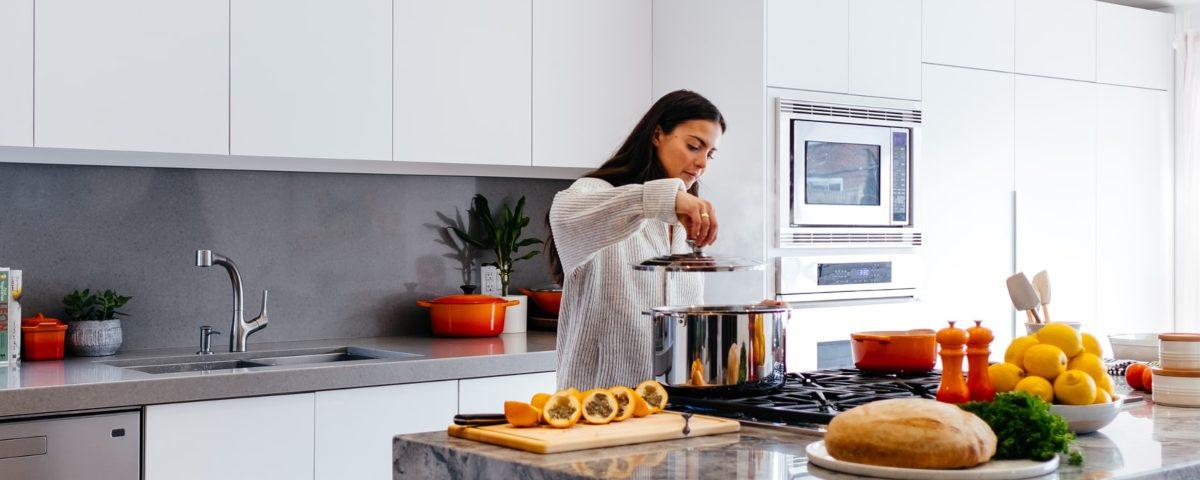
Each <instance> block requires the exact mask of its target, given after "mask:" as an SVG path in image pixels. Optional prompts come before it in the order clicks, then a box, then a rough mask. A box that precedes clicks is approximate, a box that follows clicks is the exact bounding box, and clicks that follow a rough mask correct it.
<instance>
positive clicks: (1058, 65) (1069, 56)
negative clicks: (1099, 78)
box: [1015, 0, 1096, 81]
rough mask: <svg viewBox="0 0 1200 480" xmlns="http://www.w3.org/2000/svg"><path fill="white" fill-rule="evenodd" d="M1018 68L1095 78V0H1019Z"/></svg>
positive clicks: (1047, 75) (1017, 17)
mask: <svg viewBox="0 0 1200 480" xmlns="http://www.w3.org/2000/svg"><path fill="white" fill-rule="evenodd" d="M1015 31H1016V38H1015V40H1016V72H1017V73H1026V74H1030V75H1040V76H1046V77H1055V78H1071V79H1076V80H1089V81H1094V80H1096V2H1095V1H1094V0H1016V29H1015Z"/></svg>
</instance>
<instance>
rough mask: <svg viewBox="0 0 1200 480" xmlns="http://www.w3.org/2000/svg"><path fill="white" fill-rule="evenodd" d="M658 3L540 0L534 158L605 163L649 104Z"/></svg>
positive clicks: (536, 0) (558, 163)
mask: <svg viewBox="0 0 1200 480" xmlns="http://www.w3.org/2000/svg"><path fill="white" fill-rule="evenodd" d="M651 6H652V2H648V1H646V0H605V1H595V0H533V164H534V165H536V166H552V167H583V168H595V167H598V166H600V164H601V163H604V161H605V160H608V157H609V156H611V155H612V153H613V152H615V151H616V150H617V147H619V146H620V144H621V142H623V141H624V140H625V137H626V136H628V135H629V132H630V131H631V130H633V126H634V125H635V124H636V123H637V121H638V120H639V119H641V117H642V115H643V114H644V113H645V112H646V110H647V109H649V108H650V105H651V103H652V102H653V100H654V99H652V98H651V96H650V88H651V80H650V71H651V70H650V58H651V54H652V50H653V49H652V48H651V47H652V45H651V32H650V29H651V26H652V25H651V18H650V17H651V15H650V14H651ZM696 34H697V35H703V32H697V33H696ZM696 61H698V62H702V61H704V54H703V52H696ZM714 74H719V72H717V71H716V70H714ZM467 114H469V113H467Z"/></svg>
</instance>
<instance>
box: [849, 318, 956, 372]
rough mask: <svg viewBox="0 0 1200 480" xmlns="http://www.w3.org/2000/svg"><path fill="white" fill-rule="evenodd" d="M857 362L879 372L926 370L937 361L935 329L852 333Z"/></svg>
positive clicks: (861, 368)
mask: <svg viewBox="0 0 1200 480" xmlns="http://www.w3.org/2000/svg"><path fill="white" fill-rule="evenodd" d="M850 340H851V342H850V348H851V350H852V351H853V352H854V366H855V367H857V368H858V369H859V370H863V371H866V372H877V373H923V372H928V371H930V370H933V366H934V365H935V364H936V363H937V341H935V340H934V331H933V330H925V329H922V330H908V331H882V332H861V333H855V334H851V335H850Z"/></svg>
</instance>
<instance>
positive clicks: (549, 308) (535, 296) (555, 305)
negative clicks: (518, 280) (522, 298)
mask: <svg viewBox="0 0 1200 480" xmlns="http://www.w3.org/2000/svg"><path fill="white" fill-rule="evenodd" d="M517 290H520V291H521V293H523V294H525V295H527V296H528V297H529V299H530V300H533V303H534V304H536V305H537V306H538V308H539V309H541V310H542V311H543V312H546V313H548V314H550V315H554V316H558V309H559V307H560V306H561V305H562V289H561V288H538V289H528V288H518V289H517Z"/></svg>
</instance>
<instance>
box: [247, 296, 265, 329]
mask: <svg viewBox="0 0 1200 480" xmlns="http://www.w3.org/2000/svg"><path fill="white" fill-rule="evenodd" d="M269 293H270V290H263V299H262V310H261V311H259V312H258V317H255V318H254V320H251V321H249V322H247V323H249V324H250V331H251V332H253V331H255V330H259V329H261V328H263V327H266V326H267V322H268V320H267V295H268V294H269Z"/></svg>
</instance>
